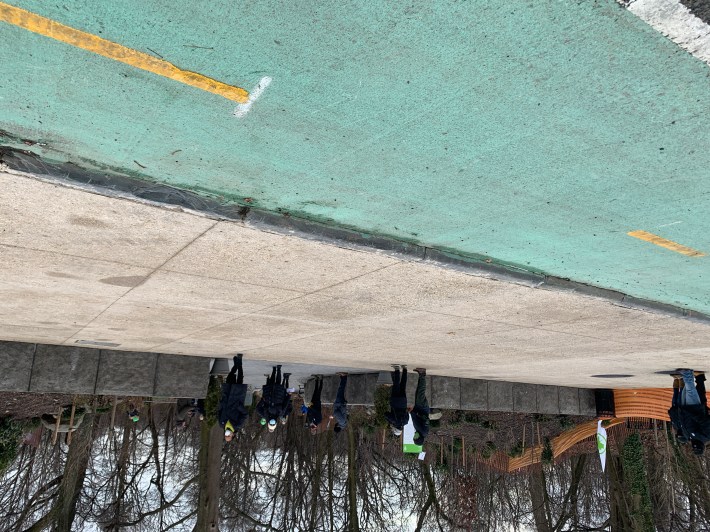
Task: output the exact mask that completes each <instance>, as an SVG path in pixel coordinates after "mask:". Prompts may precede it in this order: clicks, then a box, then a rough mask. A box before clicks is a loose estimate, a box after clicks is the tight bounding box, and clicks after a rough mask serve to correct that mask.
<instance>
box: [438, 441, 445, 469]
mask: <svg viewBox="0 0 710 532" xmlns="http://www.w3.org/2000/svg"><path fill="white" fill-rule="evenodd" d="M439 448H440V449H441V463H442V464H443V463H444V437H443V436H439Z"/></svg>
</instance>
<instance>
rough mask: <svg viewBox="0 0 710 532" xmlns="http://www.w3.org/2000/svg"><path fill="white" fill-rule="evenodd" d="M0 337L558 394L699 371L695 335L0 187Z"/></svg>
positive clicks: (469, 278)
mask: <svg viewBox="0 0 710 532" xmlns="http://www.w3.org/2000/svg"><path fill="white" fill-rule="evenodd" d="M0 190H2V193H0V229H1V230H0V257H1V261H2V269H1V270H0V339H4V340H14V341H24V342H38V343H47V344H60V345H66V346H73V347H98V348H101V349H118V350H125V351H136V352H152V353H172V354H187V355H193V356H208V357H222V356H231V355H232V354H234V353H235V352H237V351H242V352H244V353H245V354H246V356H247V357H248V358H251V359H259V360H264V361H273V362H275V363H276V362H278V363H283V364H289V363H304V362H305V363H310V364H319V365H327V366H330V367H335V368H338V367H347V368H362V369H363V370H381V369H387V368H389V365H390V364H391V363H407V364H408V365H409V366H410V367H415V366H417V365H422V366H426V367H427V368H428V370H429V373H430V374H432V375H456V376H460V377H464V378H476V379H484V380H502V381H516V382H528V383H537V384H549V385H559V384H564V385H565V386H573V387H582V388H588V387H608V388H611V387H614V388H618V387H644V386H655V387H662V386H666V385H667V384H668V383H667V380H668V378H667V377H666V376H663V375H657V374H656V372H658V371H667V370H668V369H673V368H675V367H679V366H691V367H697V368H705V369H708V368H707V367H706V366H705V364H706V360H707V359H708V355H710V327H709V326H707V325H705V324H703V323H696V322H693V321H690V320H687V319H679V318H674V317H669V316H666V315H662V314H656V313H651V312H647V311H641V310H636V309H633V308H624V307H622V306H620V305H619V304H618V303H612V302H610V301H608V300H603V299H599V298H595V297H591V296H585V295H580V294H577V293H574V292H572V291H563V290H549V289H542V288H536V287H535V286H529V285H525V284H515V283H511V282H503V281H500V280H496V279H492V278H489V277H486V276H485V275H484V274H479V275H474V274H472V273H471V272H463V271H457V270H455V269H452V268H444V267H441V265H439V264H437V263H434V262H431V261H426V260H415V259H413V258H411V257H402V256H398V255H395V254H387V253H384V252H366V251H364V250H362V249H348V248H346V247H344V246H345V244H341V245H332V244H326V243H323V242H318V241H313V240H307V239H302V238H295V237H289V236H287V235H284V234H278V233H276V232H271V231H267V230H264V229H258V228H254V227H251V226H249V225H245V224H242V223H236V222H226V221H218V220H214V219H210V218H207V217H204V216H200V215H197V214H193V213H189V212H181V211H180V210H178V209H170V208H158V207H155V206H151V205H147V204H142V203H139V202H136V201H131V200H126V199H118V198H108V197H104V196H101V195H98V194H93V193H88V192H85V191H82V190H75V189H71V188H67V187H63V186H58V185H56V184H52V183H47V182H42V181H40V180H37V179H32V178H28V177H22V176H18V175H9V174H6V173H0Z"/></svg>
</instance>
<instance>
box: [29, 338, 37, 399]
mask: <svg viewBox="0 0 710 532" xmlns="http://www.w3.org/2000/svg"><path fill="white" fill-rule="evenodd" d="M35 358H37V344H34V349H33V350H32V365H31V366H30V378H29V380H28V381H27V391H28V392H29V391H30V390H31V389H32V373H33V372H34V370H35Z"/></svg>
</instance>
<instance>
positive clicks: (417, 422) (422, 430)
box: [412, 406, 429, 438]
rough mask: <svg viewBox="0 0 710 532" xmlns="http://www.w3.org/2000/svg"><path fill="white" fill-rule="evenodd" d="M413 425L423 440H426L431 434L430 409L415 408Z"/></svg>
mask: <svg viewBox="0 0 710 532" xmlns="http://www.w3.org/2000/svg"><path fill="white" fill-rule="evenodd" d="M412 423H413V424H414V430H416V431H417V432H418V433H419V435H420V436H421V437H422V438H426V436H427V434H429V409H428V408H420V407H418V406H415V407H414V408H413V409H412Z"/></svg>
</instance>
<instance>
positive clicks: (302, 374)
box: [0, 341, 353, 397]
mask: <svg viewBox="0 0 710 532" xmlns="http://www.w3.org/2000/svg"><path fill="white" fill-rule="evenodd" d="M227 361H228V363H229V366H230V367H231V365H232V361H231V359H227ZM211 362H212V361H211V360H210V359H209V358H206V357H198V356H187V355H170V354H166V353H149V352H143V353H141V352H134V351H116V350H107V349H92V348H88V347H74V346H62V345H47V344H32V343H24V342H3V341H0V391H4V392H35V393H70V394H89V395H93V394H97V395H121V396H126V395H129V396H146V397H148V396H151V397H154V396H159V397H204V396H205V394H206V393H207V384H208V382H209V375H210V368H211ZM271 367H272V363H271V362H268V361H263V360H253V359H246V360H244V383H245V384H250V385H252V387H253V388H254V389H257V388H259V387H260V386H261V385H262V384H264V381H265V379H264V374H268V373H271ZM338 369H339V368H338ZM344 369H346V370H353V368H344ZM333 371H336V368H333V367H329V366H325V365H314V364H290V365H287V366H284V367H283V373H286V372H288V373H291V378H290V381H289V384H290V386H291V387H293V388H296V389H298V388H299V387H300V386H303V385H305V383H306V382H307V380H308V379H309V377H310V376H311V375H312V374H314V373H332V372H333Z"/></svg>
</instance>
